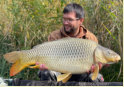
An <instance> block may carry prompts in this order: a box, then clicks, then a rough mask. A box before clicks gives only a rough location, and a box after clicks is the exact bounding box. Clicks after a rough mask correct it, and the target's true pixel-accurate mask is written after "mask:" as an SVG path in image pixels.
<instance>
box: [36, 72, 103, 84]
mask: <svg viewBox="0 0 124 87" xmlns="http://www.w3.org/2000/svg"><path fill="white" fill-rule="evenodd" d="M58 75H61V73H59V72H55V71H49V70H42V71H41V70H39V71H38V76H39V78H40V80H41V81H57V76H58ZM91 76H92V73H83V74H72V77H71V78H70V79H69V80H68V81H76V82H80V81H81V82H104V78H103V76H102V74H100V73H99V74H98V76H97V79H96V80H92V79H91Z"/></svg>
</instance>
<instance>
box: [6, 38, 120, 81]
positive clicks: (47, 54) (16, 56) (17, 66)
mask: <svg viewBox="0 0 124 87" xmlns="http://www.w3.org/2000/svg"><path fill="white" fill-rule="evenodd" d="M4 58H5V59H6V60H7V61H8V62H9V63H14V64H13V65H12V67H11V69H10V76H14V75H16V74H17V73H19V72H20V71H21V70H23V69H24V68H26V67H29V68H39V66H38V65H34V64H36V62H39V63H40V64H45V66H47V67H48V69H49V70H53V71H57V72H61V73H64V74H62V75H59V76H58V77H57V81H62V82H67V81H68V80H69V78H70V77H71V75H72V74H81V73H84V72H87V71H89V70H90V68H91V66H92V64H94V65H95V70H94V72H93V75H92V80H95V79H96V78H97V75H98V73H99V65H98V63H99V62H100V63H102V64H109V63H115V62H118V61H119V60H120V59H121V58H120V56H119V55H118V54H117V53H115V52H114V51H112V50H110V49H108V48H105V47H103V46H101V45H99V44H98V43H96V42H94V41H92V40H87V39H79V38H63V39H59V40H56V41H51V42H45V43H43V44H40V45H37V46H35V47H33V48H32V49H30V50H22V51H13V52H10V53H6V54H5V55H4ZM31 65H34V66H31Z"/></svg>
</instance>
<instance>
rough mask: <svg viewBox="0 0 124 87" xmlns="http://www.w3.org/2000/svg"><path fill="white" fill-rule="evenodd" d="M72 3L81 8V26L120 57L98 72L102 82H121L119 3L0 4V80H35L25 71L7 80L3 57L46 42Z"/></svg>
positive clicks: (37, 0) (7, 0)
mask: <svg viewBox="0 0 124 87" xmlns="http://www.w3.org/2000/svg"><path fill="white" fill-rule="evenodd" d="M72 2H76V3H78V4H80V5H81V6H83V8H84V11H85V20H84V23H83V24H84V25H85V27H86V28H88V29H89V30H90V31H92V32H93V33H94V34H95V35H96V36H97V37H98V40H99V43H100V44H101V45H102V46H105V47H107V48H111V49H112V50H114V51H115V52H117V53H118V54H120V55H121V58H122V60H121V61H120V62H119V63H117V64H113V65H111V66H109V67H103V68H102V70H101V71H100V73H102V74H103V76H104V79H105V81H106V82H115V81H117V82H122V81H123V54H122V53H123V52H122V51H123V49H122V48H123V0H0V77H4V78H22V79H25V80H26V79H27V80H39V78H38V75H37V71H38V69H28V68H27V69H24V70H23V71H22V72H20V73H19V74H18V75H16V76H14V77H10V76H9V70H10V66H11V64H9V63H8V62H6V61H5V60H4V58H3V54H5V53H7V52H11V51H15V50H24V49H30V48H32V47H33V46H35V45H37V44H41V43H43V42H45V41H47V37H48V35H49V34H50V32H52V31H54V30H56V29H60V27H61V26H62V21H61V18H62V11H63V8H64V7H65V6H66V5H67V4H68V3H72Z"/></svg>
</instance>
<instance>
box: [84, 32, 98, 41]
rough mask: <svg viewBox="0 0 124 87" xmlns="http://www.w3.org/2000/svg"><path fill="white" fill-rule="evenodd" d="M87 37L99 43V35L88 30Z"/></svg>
mask: <svg viewBox="0 0 124 87" xmlns="http://www.w3.org/2000/svg"><path fill="white" fill-rule="evenodd" d="M86 38H87V39H89V40H93V41H95V42H97V43H98V39H97V37H96V36H95V35H94V34H93V33H91V32H90V31H88V30H87V33H86Z"/></svg>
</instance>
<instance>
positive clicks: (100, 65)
mask: <svg viewBox="0 0 124 87" xmlns="http://www.w3.org/2000/svg"><path fill="white" fill-rule="evenodd" d="M98 65H99V70H101V69H102V67H103V64H102V63H98ZM104 66H105V67H109V66H110V65H109V64H106V65H104ZM94 70H95V65H94V64H93V65H92V66H91V69H90V71H87V72H88V73H89V72H91V73H92V72H94Z"/></svg>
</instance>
